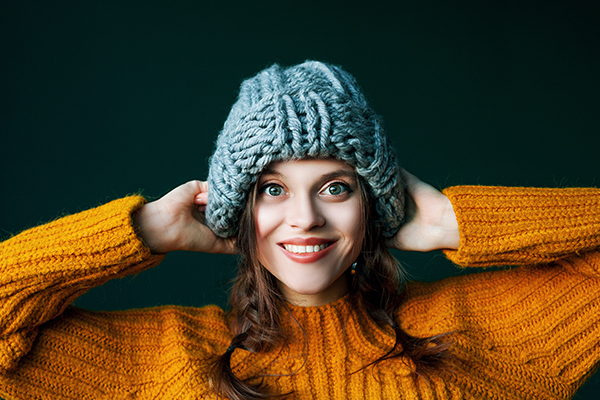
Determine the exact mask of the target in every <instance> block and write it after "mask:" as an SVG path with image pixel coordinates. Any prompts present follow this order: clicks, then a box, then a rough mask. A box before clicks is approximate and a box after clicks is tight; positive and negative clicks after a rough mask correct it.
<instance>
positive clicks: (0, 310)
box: [0, 187, 600, 400]
mask: <svg viewBox="0 0 600 400" xmlns="http://www.w3.org/2000/svg"><path fill="white" fill-rule="evenodd" d="M445 193H446V194H447V195H448V196H449V198H450V199H451V200H452V203H453V206H454V209H455V210H456V214H457V216H458V222H459V227H460V234H461V246H460V249H459V250H458V251H448V252H446V253H447V255H448V256H449V257H450V258H451V259H452V260H454V261H456V262H460V263H462V264H463V265H467V266H468V265H490V264H516V263H518V264H527V266H522V267H519V268H513V269H506V270H502V271H487V272H482V273H479V274H471V275H463V276H459V277H453V278H449V279H445V280H442V281H440V282H435V283H412V284H410V285H409V286H408V287H407V289H406V293H405V301H404V302H403V303H402V305H401V307H400V308H399V309H398V310H397V320H398V321H399V322H400V324H401V327H402V329H404V330H405V331H406V332H407V333H409V334H411V335H414V336H420V337H426V336H431V335H436V334H440V333H446V332H452V333H451V335H450V338H451V339H452V340H453V344H452V347H451V348H450V350H449V352H448V355H449V358H448V359H447V360H446V362H445V368H443V369H441V370H440V371H438V372H436V373H433V374H431V375H430V376H429V380H428V381H427V380H425V379H422V378H418V377H416V376H415V374H414V364H413V363H412V362H411V360H407V359H404V358H397V359H392V360H387V361H384V362H381V363H379V364H377V365H376V366H374V367H372V368H371V367H369V368H366V369H363V370H359V369H360V367H362V366H364V365H366V364H367V363H369V362H371V361H373V360H374V359H376V358H378V357H380V356H381V355H383V354H384V353H385V352H386V351H387V350H388V349H389V348H390V347H391V346H392V345H393V336H392V332H391V329H390V328H389V327H385V328H381V327H380V326H378V325H377V324H375V323H374V322H373V321H372V320H371V319H370V318H369V316H368V315H367V313H366V311H365V308H364V307H363V306H362V305H360V304H359V305H358V307H352V306H351V305H350V302H349V299H348V297H343V298H341V299H339V300H337V301H335V302H333V303H331V304H329V305H326V306H322V307H307V308H302V307H294V306H289V308H290V310H291V313H292V314H293V316H294V318H295V320H297V321H298V323H299V325H300V326H302V329H303V331H302V330H301V329H300V328H299V326H298V324H297V323H296V322H295V321H294V319H292V318H291V317H290V318H288V319H286V320H285V321H284V323H285V324H286V327H287V329H288V330H289V332H290V334H291V336H292V341H291V342H290V343H289V344H288V345H287V346H283V347H281V348H276V349H273V350H272V351H270V352H268V353H260V354H251V353H249V352H246V351H243V350H239V349H238V350H235V352H234V354H233V357H232V366H233V370H234V371H235V373H236V374H237V375H238V376H239V377H242V378H246V377H251V376H256V375H261V374H263V375H266V377H265V378H264V384H266V385H267V386H269V387H271V388H272V389H273V390H275V391H277V392H280V393H284V392H289V391H293V392H294V396H293V398H294V399H327V400H329V399H566V398H570V397H571V396H572V395H573V393H574V392H575V391H576V390H577V388H578V387H579V386H580V385H581V384H582V383H583V382H584V381H585V379H586V378H587V377H589V376H590V374H591V373H592V372H593V371H594V370H595V369H596V368H597V366H598V363H599V362H600V290H599V288H600V267H599V265H600V254H599V253H598V248H599V246H600V190H596V189H560V190H554V189H550V190H548V189H519V188H515V189H512V188H485V187H454V188H450V189H447V190H446V191H445ZM142 203H143V199H141V198H137V197H133V198H126V199H122V200H117V201H114V202H112V203H109V204H107V205H105V206H102V207H100V208H97V209H93V210H90V211H86V212H84V213H81V214H76V215H73V216H70V217H66V218H63V219H60V220H57V221H55V222H52V223H50V224H48V225H45V226H42V227H38V228H34V229H32V230H28V231H25V232H23V233H21V234H20V235H17V236H15V237H13V238H11V239H9V240H8V241H6V242H4V243H2V244H0V296H1V297H0V315H1V316H2V319H1V324H0V397H3V398H5V399H6V400H13V399H52V400H62V399H78V400H79V399H199V398H215V396H214V395H213V394H210V393H209V392H208V380H207V379H208V378H207V375H206V369H205V368H206V367H205V366H206V360H207V359H209V358H210V357H211V356H214V355H216V354H222V353H223V352H224V351H225V349H226V348H227V346H228V345H229V342H230V340H231V338H232V334H231V332H230V330H229V329H228V327H227V323H226V318H225V314H224V312H223V310H221V309H220V308H218V307H216V306H208V307H203V308H186V307H175V306H166V307H158V308H150V309H141V310H131V311H118V312H89V311H85V310H81V309H78V308H74V307H68V304H69V302H71V301H72V300H73V299H74V298H75V297H76V296H77V295H79V294H81V293H83V292H84V291H85V290H87V289H89V288H90V287H92V286H95V285H98V284H101V283H102V282H105V281H106V280H108V279H111V278H114V277H120V276H123V275H125V274H129V273H135V272H138V271H140V270H142V269H144V268H147V267H149V266H151V265H155V264H157V263H158V262H159V261H160V259H161V257H158V256H153V255H151V254H150V252H149V250H148V249H147V248H145V247H144V246H143V244H142V243H141V242H140V240H139V239H138V238H137V237H136V236H135V233H134V230H133V229H132V227H131V219H130V213H131V212H132V211H133V210H134V209H135V208H137V207H139V206H140V205H141V204H142ZM540 262H542V264H539V265H532V264H537V263H540ZM356 371H358V372H356ZM354 372H355V373H354Z"/></svg>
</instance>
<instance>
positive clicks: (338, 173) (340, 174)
mask: <svg viewBox="0 0 600 400" xmlns="http://www.w3.org/2000/svg"><path fill="white" fill-rule="evenodd" d="M264 175H273V176H275V177H277V178H283V177H284V175H282V174H280V173H279V172H277V171H275V170H273V169H271V168H266V169H265V170H264V171H263V173H262V176H264ZM335 178H347V179H352V180H354V181H355V180H356V172H354V171H348V170H346V169H338V170H335V171H331V172H328V173H326V174H324V175H321V176H320V179H321V180H323V181H328V180H331V179H335Z"/></svg>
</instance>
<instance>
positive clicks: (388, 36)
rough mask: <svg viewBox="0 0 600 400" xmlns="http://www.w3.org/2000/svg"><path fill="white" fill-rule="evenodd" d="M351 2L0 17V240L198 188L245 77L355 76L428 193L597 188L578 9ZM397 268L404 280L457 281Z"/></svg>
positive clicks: (117, 293) (418, 267)
mask: <svg viewBox="0 0 600 400" xmlns="http://www.w3.org/2000/svg"><path fill="white" fill-rule="evenodd" d="M11 3H12V4H11ZM366 3H367V2H365V1H362V2H356V1H339V2H335V1H330V2H328V1H324V0H321V1H303V2H288V1H283V0H280V1H278V2H256V1H244V2H239V3H234V2H229V1H220V2H217V1H212V2H207V1H188V2H181V1H175V2H174V1H169V2H167V1H165V2H152V1H144V2H141V1H140V2H138V1H125V2H122V1H115V2H92V1H85V2H84V1H77V2H75V1H74V2H53V3H47V2H38V3H35V2H29V1H20V2H16V1H15V2H7V1H4V2H2V5H0V51H1V53H0V54H1V61H0V132H1V139H2V140H1V146H0V163H1V164H0V165H1V168H2V174H0V190H1V194H2V196H1V203H0V204H1V207H0V229H1V231H0V235H1V236H2V237H8V236H9V235H10V234H12V233H16V232H18V231H19V230H21V229H23V228H25V227H29V226H33V225H37V224H39V223H42V222H45V221H48V220H51V219H54V218H56V217H57V216H60V215H62V214H64V213H73V212H77V211H80V210H83V209H86V208H89V207H92V206H96V205H99V204H101V203H104V202H106V201H109V200H112V199H114V198H118V197H121V196H124V195H126V194H130V193H133V192H138V191H143V193H144V194H145V195H146V196H147V197H148V198H149V199H152V198H156V197H158V196H160V195H161V194H163V193H165V192H167V191H168V190H169V189H171V188H172V187H174V186H177V185H178V184H180V183H182V182H185V181H187V180H190V179H204V178H205V177H206V175H207V168H206V166H207V158H208V157H209V155H210V153H211V151H212V147H213V141H214V139H215V138H216V135H217V133H218V131H219V130H220V128H221V126H222V123H223V121H224V119H225V117H226V116H227V112H228V109H229V107H230V106H231V104H232V103H233V102H234V101H235V98H236V91H237V88H238V86H239V84H240V82H241V81H242V79H244V78H246V77H249V76H252V75H254V74H255V73H256V72H258V71H259V70H261V69H262V68H264V67H267V66H268V65H270V64H271V63H273V62H279V63H281V64H284V65H290V64H295V63H298V62H302V61H304V60H305V59H318V60H323V61H328V62H332V63H336V64H340V65H342V66H343V67H345V68H346V69H347V70H348V71H350V72H351V73H353V74H354V75H355V76H356V77H357V79H358V82H359V84H361V86H362V87H363V89H364V90H365V92H366V94H367V96H368V98H369V99H370V101H371V103H372V105H373V106H374V108H375V109H376V110H377V112H378V113H379V114H381V115H382V116H383V118H384V120H385V122H386V126H387V129H388V132H389V133H390V135H391V136H392V138H393V141H394V143H395V145H396V147H397V150H398V153H399V156H400V160H401V162H402V164H403V165H404V166H405V167H406V168H407V169H408V170H409V171H411V172H413V173H415V174H416V175H418V176H419V177H421V178H422V179H424V180H426V181H428V182H431V183H433V184H434V185H436V186H437V187H440V188H443V187H446V186H449V185H454V184H463V183H464V184H485V185H531V186H591V185H597V184H598V180H599V178H600V174H599V172H598V148H599V146H598V145H599V144H600V139H599V136H598V133H599V132H600V129H599V128H600V113H599V110H600V107H599V106H600V99H599V93H600V79H599V71H600V57H599V50H600V47H599V44H600V29H599V26H600V23H599V21H600V13H599V7H598V6H596V5H595V4H594V2H591V1H590V2H582V1H564V2H548V1H540V2H538V3H537V4H536V3H525V2H510V1H509V2H507V1H497V2H491V1H473V2H448V1H421V2H417V1H411V2H402V1H388V2H371V3H370V4H369V5H366ZM398 257H399V258H400V260H401V261H402V262H403V264H404V265H405V266H406V267H407V269H408V271H409V272H410V274H411V275H412V276H413V277H414V278H415V279H427V280H431V279H439V278H441V277H444V276H448V275H451V274H456V273H464V272H461V271H459V270H456V269H454V268H453V267H452V266H451V265H450V264H449V263H448V262H447V261H446V260H445V259H444V258H443V257H442V256H441V255H440V253H436V254H425V255H419V254H403V253H398ZM234 267H235V259H234V258H232V257H224V256H213V255H203V254H170V255H169V256H168V257H167V259H166V260H165V262H164V263H163V264H162V265H160V266H159V267H157V268H154V269H152V270H150V271H146V272H144V273H141V274H139V275H138V276H137V277H135V278H126V279H123V280H118V281H114V282H110V283H109V284H107V285H104V286H103V287H100V288H96V289H93V290H91V291H90V292H89V293H88V294H86V295H84V296H83V297H82V298H81V299H79V300H78V301H77V303H76V304H77V305H79V306H82V307H86V308H89V309H96V310H99V309H109V310H112V309H124V308H132V307H147V306H154V305H160V304H169V303H174V304H182V305H202V304H206V303H214V302H216V303H218V304H221V305H224V304H225V302H226V296H225V294H224V293H225V290H226V287H227V281H228V280H229V278H230V277H231V273H232V269H233V268H234ZM598 380H599V379H598V377H596V378H595V381H596V383H592V384H587V385H586V387H585V388H584V389H583V390H582V391H580V394H579V398H581V399H584V398H585V399H592V398H596V395H597V390H598V388H600V384H598V383H597V381H598ZM595 392H596V393H595Z"/></svg>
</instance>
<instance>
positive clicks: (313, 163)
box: [255, 159, 364, 306]
mask: <svg viewBox="0 0 600 400" xmlns="http://www.w3.org/2000/svg"><path fill="white" fill-rule="evenodd" d="M362 207H363V205H362V201H361V194H360V191H359V187H358V182H357V178H356V174H355V172H354V169H353V168H352V167H351V166H349V165H348V164H346V163H345V162H343V161H339V160H333V159H327V160H300V161H288V162H277V163H273V164H271V165H270V166H269V168H267V169H266V170H265V171H264V172H263V174H262V176H261V177H260V179H259V181H258V191H257V197H256V208H255V226H256V238H257V244H258V257H259V261H260V262H261V263H262V265H264V266H265V268H267V269H268V270H269V271H270V272H271V273H272V274H273V275H274V276H275V277H276V278H277V279H278V280H279V287H280V290H281V291H282V293H283V295H284V296H285V298H286V299H287V300H288V301H290V302H292V303H293V304H298V305H302V306H315V305H322V304H327V303H329V302H331V301H334V300H336V299H337V298H339V297H341V296H343V295H344V294H345V293H346V291H347V289H348V283H347V279H345V278H344V277H342V274H343V273H344V272H345V271H346V270H347V269H348V267H349V266H350V265H351V264H352V263H353V262H354V261H355V260H356V258H357V257H358V255H359V253H360V250H361V246H362V242H363V237H364V224H363V222H362Z"/></svg>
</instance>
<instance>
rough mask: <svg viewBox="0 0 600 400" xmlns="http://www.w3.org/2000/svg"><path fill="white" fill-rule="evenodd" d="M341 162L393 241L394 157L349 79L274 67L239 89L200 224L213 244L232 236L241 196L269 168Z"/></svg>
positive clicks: (397, 202)
mask: <svg viewBox="0 0 600 400" xmlns="http://www.w3.org/2000/svg"><path fill="white" fill-rule="evenodd" d="M308 157H310V158H328V157H333V158H336V159H339V160H343V161H345V162H346V163H348V164H349V165H351V166H353V167H354V168H356V172H357V174H358V175H360V176H361V177H362V178H364V181H365V182H366V183H367V186H368V191H369V194H370V195H371V196H372V197H373V198H374V199H375V201H376V210H377V214H378V219H377V221H375V223H377V224H379V225H380V226H381V228H382V232H383V234H384V235H385V236H387V237H390V236H393V235H394V234H395V233H396V232H397V231H398V229H399V227H400V225H401V223H402V220H403V217H404V196H403V187H402V182H401V179H400V175H399V166H398V162H397V160H396V154H395V152H394V149H393V147H392V145H391V143H390V142H389V139H388V138H387V136H386V135H385V133H384V130H383V127H382V126H381V121H380V119H379V117H378V116H377V115H376V114H375V112H374V111H373V110H372V109H371V107H369V105H368V104H367V101H366V100H365V97H364V95H363V94H362V92H361V90H360V88H359V87H358V85H357V84H356V82H355V80H354V78H353V77H352V76H351V75H350V74H348V73H347V72H346V71H344V70H342V69H341V68H340V67H337V66H334V65H328V64H324V63H321V62H317V61H307V62H305V63H303V64H300V65H296V66H293V67H290V68H285V69H284V68H282V67H280V66H279V65H277V64H275V65H273V66H271V67H269V68H267V69H265V70H263V71H261V72H259V73H258V75H256V76H255V77H253V78H250V79H248V80H246V81H244V82H243V83H242V85H241V88H240V94H239V97H238V100H237V101H236V102H235V104H234V105H233V107H232V108H231V112H230V113H229V116H228V117H227V120H226V121H225V125H224V127H223V130H222V131H221V133H220V135H219V137H218V139H217V145H216V150H215V152H214V154H213V155H212V157H211V158H210V170H209V173H208V184H209V187H210V192H209V200H208V207H207V209H206V221H207V224H208V226H209V227H210V229H212V231H213V232H214V233H215V234H216V235H218V236H221V237H231V236H235V235H237V230H238V221H239V218H240V216H241V213H242V210H243V209H244V207H245V205H246V202H247V200H248V193H249V192H250V189H251V188H252V185H253V184H254V183H255V182H256V180H257V179H258V177H259V176H260V174H261V172H262V171H263V170H264V169H265V167H267V166H268V165H269V164H270V163H272V162H274V161H288V160H298V159H302V158H308Z"/></svg>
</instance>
